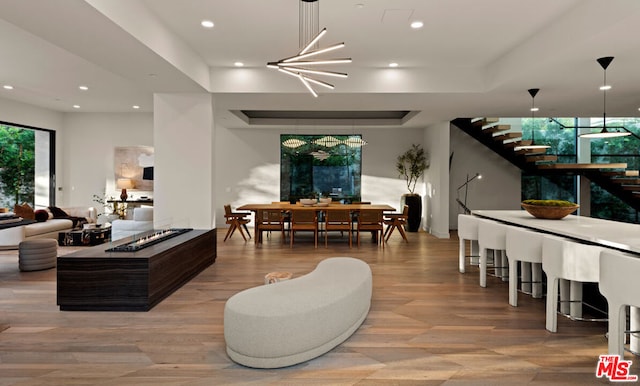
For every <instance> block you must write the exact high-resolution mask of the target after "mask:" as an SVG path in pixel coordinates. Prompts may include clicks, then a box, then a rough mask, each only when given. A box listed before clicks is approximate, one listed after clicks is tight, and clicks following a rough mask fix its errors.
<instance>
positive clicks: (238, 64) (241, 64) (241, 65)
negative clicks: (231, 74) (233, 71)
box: [233, 62, 244, 67]
mask: <svg viewBox="0 0 640 386" xmlns="http://www.w3.org/2000/svg"><path fill="white" fill-rule="evenodd" d="M233 65H234V66H236V67H243V66H244V63H242V62H235V63H233Z"/></svg>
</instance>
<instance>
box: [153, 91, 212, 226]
mask: <svg viewBox="0 0 640 386" xmlns="http://www.w3.org/2000/svg"><path fill="white" fill-rule="evenodd" d="M153 105H154V106H153V110H154V113H153V143H154V158H155V161H154V162H155V165H154V227H155V228H165V227H167V226H170V227H190V228H197V229H212V228H214V227H215V197H214V181H215V178H214V177H215V176H214V174H215V168H214V165H213V159H214V149H215V147H214V138H215V137H214V113H213V112H214V108H213V98H212V96H211V95H210V94H206V93H202V94H200V93H188V94H155V95H154V103H153Z"/></svg>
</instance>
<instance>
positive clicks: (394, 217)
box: [384, 205, 409, 243]
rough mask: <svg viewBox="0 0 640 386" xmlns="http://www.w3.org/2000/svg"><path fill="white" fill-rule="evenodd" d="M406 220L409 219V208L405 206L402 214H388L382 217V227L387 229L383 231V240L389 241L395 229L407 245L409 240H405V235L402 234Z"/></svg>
mask: <svg viewBox="0 0 640 386" xmlns="http://www.w3.org/2000/svg"><path fill="white" fill-rule="evenodd" d="M407 218H409V206H408V205H405V206H404V208H403V210H402V213H388V214H385V215H384V225H386V226H387V229H385V230H384V236H385V238H386V239H385V240H386V241H389V237H391V234H392V233H393V231H394V230H395V229H397V230H398V231H399V232H400V234H401V235H402V238H403V239H404V241H406V242H407V243H408V242H409V240H408V239H407V234H406V233H405V232H404V226H405V224H406V223H407Z"/></svg>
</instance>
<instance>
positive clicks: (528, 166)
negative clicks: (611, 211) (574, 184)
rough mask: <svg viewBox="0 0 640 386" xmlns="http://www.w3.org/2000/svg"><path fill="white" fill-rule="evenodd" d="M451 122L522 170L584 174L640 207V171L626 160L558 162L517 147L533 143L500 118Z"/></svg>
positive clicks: (537, 151)
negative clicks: (613, 161)
mask: <svg viewBox="0 0 640 386" xmlns="http://www.w3.org/2000/svg"><path fill="white" fill-rule="evenodd" d="M451 123H452V124H453V125H455V126H456V127H458V128H460V130H462V131H464V132H465V133H467V134H469V135H470V136H471V137H473V138H475V139H476V140H478V141H479V142H480V143H482V144H483V145H485V146H486V147H488V148H490V149H491V150H493V151H494V152H495V153H497V154H499V155H500V156H502V157H503V158H504V159H506V160H507V161H509V162H511V163H512V164H513V165H515V166H516V167H518V168H520V169H521V170H522V171H525V172H527V173H529V174H537V175H567V174H573V175H583V176H585V177H586V178H588V179H589V180H590V181H592V182H594V183H596V184H598V185H599V186H600V187H602V188H603V189H605V190H606V191H608V192H609V193H611V194H613V195H614V196H616V197H618V198H619V199H621V200H622V201H624V202H625V203H627V204H628V205H630V206H631V207H632V208H634V209H635V210H640V172H639V171H638V170H626V169H627V164H626V163H608V164H566V163H557V161H558V157H557V156H556V155H553V154H547V149H517V148H518V147H519V146H524V145H531V143H532V141H530V140H523V139H522V133H520V132H513V131H509V130H510V129H511V127H510V125H505V124H500V123H499V119H498V118H480V119H470V118H458V119H454V120H453V121H451Z"/></svg>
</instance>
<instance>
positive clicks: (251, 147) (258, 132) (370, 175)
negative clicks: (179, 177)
mask: <svg viewBox="0 0 640 386" xmlns="http://www.w3.org/2000/svg"><path fill="white" fill-rule="evenodd" d="M292 133H295V134H352V133H355V134H362V136H363V139H364V140H365V141H367V142H368V144H367V145H366V146H364V147H363V150H362V151H363V153H362V186H361V189H362V200H363V201H371V202H375V203H381V204H382V203H386V204H389V205H391V206H393V207H395V208H396V209H398V210H399V208H400V197H401V196H402V194H404V193H407V190H406V186H405V183H404V180H401V179H399V178H398V174H397V172H396V169H395V162H396V158H397V156H398V155H399V154H401V153H404V152H405V151H406V150H407V149H408V148H409V147H410V146H411V144H412V143H417V144H421V143H422V141H423V130H422V129H401V128H398V129H383V128H369V127H367V128H357V127H356V128H355V129H354V128H352V127H343V128H331V129H327V128H319V127H317V128H308V127H304V128H296V127H285V128H273V129H263V128H262V129H229V128H225V127H223V126H222V124H218V126H217V127H216V143H217V145H216V155H215V165H216V169H215V170H216V186H215V196H216V212H217V216H216V218H217V224H218V226H224V217H223V216H222V213H223V205H224V204H227V203H230V204H231V206H232V207H233V208H234V209H235V207H237V206H240V205H242V204H246V203H255V202H271V201H278V200H279V199H280V134H292ZM419 185H420V186H418V187H417V188H416V191H423V190H424V188H423V186H424V184H422V183H420V184H419Z"/></svg>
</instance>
